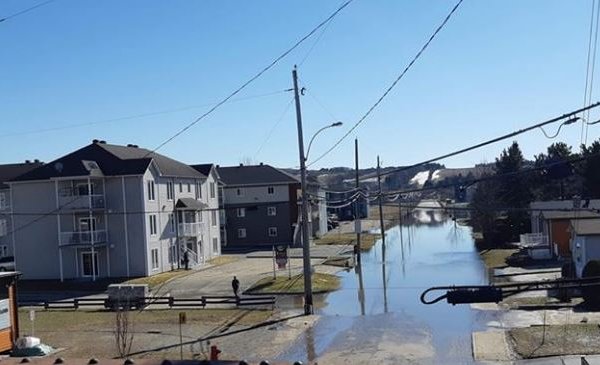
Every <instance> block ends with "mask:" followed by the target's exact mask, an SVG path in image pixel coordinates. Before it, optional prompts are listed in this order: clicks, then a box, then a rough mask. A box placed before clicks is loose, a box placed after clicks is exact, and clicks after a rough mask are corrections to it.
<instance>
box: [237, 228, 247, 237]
mask: <svg viewBox="0 0 600 365" xmlns="http://www.w3.org/2000/svg"><path fill="white" fill-rule="evenodd" d="M238 238H246V228H238Z"/></svg>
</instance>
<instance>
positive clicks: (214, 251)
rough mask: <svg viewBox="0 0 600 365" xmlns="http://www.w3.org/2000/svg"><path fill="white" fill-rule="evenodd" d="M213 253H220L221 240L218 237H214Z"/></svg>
mask: <svg viewBox="0 0 600 365" xmlns="http://www.w3.org/2000/svg"><path fill="white" fill-rule="evenodd" d="M212 240H213V253H219V239H218V238H217V237H213V239H212Z"/></svg>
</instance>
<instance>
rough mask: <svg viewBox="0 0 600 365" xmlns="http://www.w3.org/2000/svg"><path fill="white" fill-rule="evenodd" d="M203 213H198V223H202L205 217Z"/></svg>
mask: <svg viewBox="0 0 600 365" xmlns="http://www.w3.org/2000/svg"><path fill="white" fill-rule="evenodd" d="M202 213H203V212H202V211H200V212H198V222H202V216H203V215H204V214H202Z"/></svg>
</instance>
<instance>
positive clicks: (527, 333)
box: [508, 323, 600, 358]
mask: <svg viewBox="0 0 600 365" xmlns="http://www.w3.org/2000/svg"><path fill="white" fill-rule="evenodd" d="M508 338H509V341H510V342H511V345H512V347H513V349H514V350H515V352H516V353H517V354H518V355H519V356H521V357H523V358H534V357H542V356H558V355H580V354H581V355H586V354H597V353H600V327H599V326H598V324H597V323H577V324H568V325H553V326H546V328H545V330H544V326H534V327H526V328H513V329H511V330H509V331H508Z"/></svg>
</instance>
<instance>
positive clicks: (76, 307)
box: [73, 298, 79, 309]
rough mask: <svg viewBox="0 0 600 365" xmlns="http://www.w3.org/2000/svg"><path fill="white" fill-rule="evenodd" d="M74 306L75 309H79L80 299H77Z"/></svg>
mask: <svg viewBox="0 0 600 365" xmlns="http://www.w3.org/2000/svg"><path fill="white" fill-rule="evenodd" d="M73 306H74V307H75V309H79V299H77V298H75V299H74V300H73Z"/></svg>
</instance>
